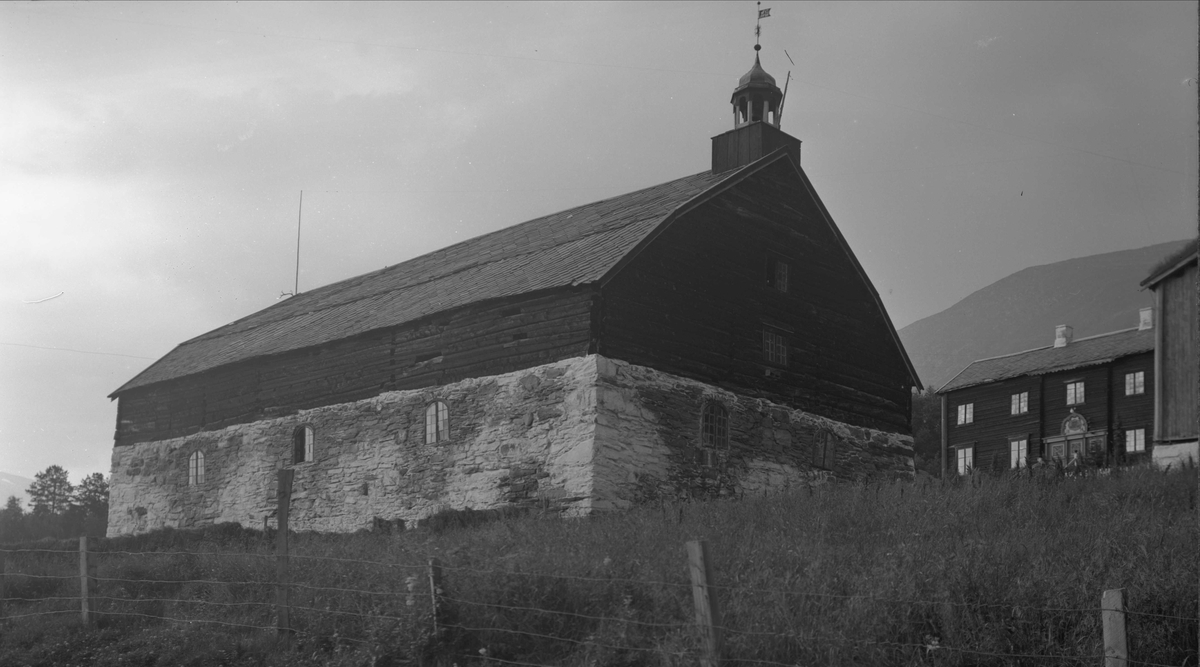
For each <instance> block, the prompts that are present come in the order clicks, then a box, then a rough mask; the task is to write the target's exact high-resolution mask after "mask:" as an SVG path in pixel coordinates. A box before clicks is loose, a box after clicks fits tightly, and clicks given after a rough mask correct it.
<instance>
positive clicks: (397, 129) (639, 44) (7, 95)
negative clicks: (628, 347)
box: [0, 2, 1197, 480]
mask: <svg viewBox="0 0 1200 667" xmlns="http://www.w3.org/2000/svg"><path fill="white" fill-rule="evenodd" d="M764 6H766V7H770V8H771V17H770V18H767V19H764V20H763V37H762V42H763V51H762V62H763V66H764V67H765V68H766V69H767V71H768V72H770V73H771V74H773V75H774V76H775V77H776V78H777V79H778V81H779V82H780V84H781V85H782V83H783V82H784V80H785V78H786V76H787V73H788V71H789V70H790V71H791V73H792V79H791V83H790V86H789V90H788V94H787V95H788V96H787V103H786V108H785V113H784V116H783V129H784V130H785V131H787V132H789V133H790V134H792V135H794V136H796V137H798V138H800V139H801V140H803V142H804V148H803V158H802V162H803V166H804V168H805V170H806V171H807V173H808V175H809V177H810V178H811V179H812V181H813V183H814V184H815V186H816V188H817V190H818V192H819V193H820V195H821V197H822V198H823V200H824V202H825V204H826V205H827V207H828V208H829V210H830V212H831V213H832V215H833V217H834V220H835V221H836V223H837V224H838V226H839V227H840V228H841V230H842V232H843V234H845V236H846V238H847V240H848V241H849V243H850V245H851V247H852V248H853V249H854V252H855V253H856V254H857V255H858V258H859V260H860V261H861V262H862V264H863V266H864V268H865V269H866V271H867V273H868V275H869V276H870V277H871V279H872V280H873V281H874V283H875V286H876V288H877V289H878V290H879V292H880V294H881V296H882V297H883V301H884V303H885V304H886V306H887V308H888V311H889V313H890V314H891V317H892V319H893V321H894V322H895V324H896V326H897V327H898V328H899V327H903V326H904V325H906V324H909V323H911V322H913V321H915V320H917V319H920V318H922V317H925V316H928V315H931V314H933V313H936V312H938V311H940V310H942V309H945V308H947V307H949V306H950V305H952V304H954V303H955V302H956V301H958V300H959V299H961V298H963V297H965V296H967V295H968V294H970V293H971V292H973V291H975V290H977V289H979V288H982V287H984V286H986V285H988V284H990V283H992V282H994V281H996V280H998V279H1000V278H1003V277H1004V276H1006V275H1009V274H1011V273H1013V272H1015V271H1018V270H1020V269H1022V268H1025V267H1027V266H1032V265H1037V264H1046V263H1049V262H1054V261H1058V260H1063V259H1068V258H1072V257H1080V256H1084V255H1090V254H1094V253H1100V252H1108V251H1115V250H1123V249H1128V248H1136V247H1141V246H1145V245H1150V244H1152V243H1159V242H1163V241H1171V240H1176V239H1182V238H1187V237H1189V236H1191V235H1193V234H1195V231H1196V210H1197V208H1196V201H1195V191H1196V184H1197V165H1196V159H1197V136H1196V126H1197V117H1196V109H1197V87H1196V82H1195V80H1194V77H1196V76H1197V73H1196V63H1197V46H1196V45H1197V19H1196V16H1197V5H1196V3H1194V2H1186V3H1151V2H1137V3H1129V4H1121V3H1082V4H1055V3H1044V2H1039V3H1029V4H1024V3H1015V2H997V3H986V2H970V3H961V4H954V3H942V2H937V3H928V4H909V3H868V4H855V3H844V2H837V3H803V4H791V3H781V2H773V3H772V2H768V3H764ZM754 17H755V6H754V4H753V3H751V2H738V3H727V4H720V3H707V2H706V3H697V4H682V3H665V4H655V3H622V4H609V3H594V4H589V3H577V2H573V3H569V4H540V3H539V4H500V3H484V4H419V3H412V2H405V3H398V2H397V3H328V4H325V3H316V2H304V3H287V2H280V3H242V4H234V3H228V4H222V3H215V2H205V3H161V4H160V3H150V2H139V3H129V4H126V3H104V2H89V3H77V4H74V3H40V2H39V3H19V2H6V3H0V90H2V91H3V94H0V470H3V471H6V472H10V473H15V474H18V475H23V476H26V477H32V476H33V475H34V473H36V472H38V471H39V470H42V469H44V468H45V467H46V466H48V465H51V464H60V465H62V466H64V467H66V468H67V469H68V470H69V471H70V472H71V473H72V477H73V478H74V479H76V480H77V479H78V478H79V477H81V476H82V475H84V474H85V473H89V472H95V471H102V472H105V473H107V472H108V466H109V458H110V452H111V448H112V433H113V428H114V425H115V419H116V404H115V403H112V402H110V401H109V400H108V399H107V398H106V396H107V395H108V394H109V393H110V392H111V391H113V390H114V389H116V388H117V387H118V386H120V385H121V384H122V383H124V382H125V381H126V380H128V379H129V378H131V377H133V376H134V375H135V374H136V373H137V372H139V371H140V370H142V369H143V368H144V367H145V366H147V365H148V364H149V363H151V361H153V360H154V359H157V358H158V357H160V356H162V355H164V354H166V353H167V352H168V351H169V350H170V349H171V348H172V347H174V346H175V345H176V344H178V343H180V342H182V341H184V340H186V339H188V338H191V337H194V336H197V335H199V334H201V333H204V332H206V331H209V330H211V329H214V328H216V327H219V326H221V325H223V324H226V323H228V322H230V321H232V320H234V319H236V318H239V317H242V316H244V315H247V314H249V313H252V312H254V311H257V310H259V309H261V308H264V307H266V306H269V305H271V304H272V303H275V301H276V299H277V297H279V295H280V292H282V291H290V290H291V289H292V284H293V280H294V271H295V264H294V262H295V252H296V224H297V213H298V211H297V207H298V203H299V202H298V199H299V196H300V191H301V190H303V191H304V209H303V226H302V241H301V258H300V275H299V282H300V289H301V290H305V289H311V288H313V287H316V286H319V285H323V284H326V283H329V282H332V281H335V280H339V279H342V278H347V277H351V276H354V275H357V274H360V273H364V272H366V271H371V270H375V269H378V268H381V267H383V266H385V265H389V264H395V263H398V262H401V261H404V260H406V259H409V258H411V257H414V256H417V255H420V254H423V253H426V252H428V251H431V250H434V249H437V248H440V247H442V246H445V245H448V244H450V243H453V242H456V241H460V240H463V239H466V238H469V237H472V236H476V235H479V234H482V233H485V232H488V231H492V230H495V229H499V228H501V227H505V226H508V225H511V224H515V223H518V222H522V221H524V220H527V219H530V218H532V217H536V216H538V215H541V214H546V213H550V212H553V211H556V210H561V209H563V208H567V207H570V206H574V205H578V204H583V203H586V202H589V201H594V200H597V199H602V198H605V197H609V196H612V195H617V194H620V193H623V192H627V191H630V190H633V189H638V188H642V187H646V186H650V185H653V184H656V183H660V182H663V181H667V180H671V179H675V178H678V177H681V176H685V175H688V174H692V173H696V172H700V171H705V170H707V169H708V168H709V160H710V143H709V138H710V137H711V136H713V135H716V134H719V133H721V132H723V131H725V130H727V129H730V128H731V127H732V114H731V112H730V108H729V97H730V95H731V93H732V91H733V88H734V86H735V85H736V83H737V79H738V77H739V76H740V75H741V74H743V73H744V72H745V71H746V70H748V69H749V68H750V65H751V64H752V63H753V50H752V47H753V44H754V34H753V30H754ZM785 50H786V52H787V53H786V54H785ZM789 55H790V57H791V60H792V61H795V64H794V65H793V64H791V63H790V62H789V58H788V56H789ZM45 348H54V349H45ZM122 355H127V356H122Z"/></svg>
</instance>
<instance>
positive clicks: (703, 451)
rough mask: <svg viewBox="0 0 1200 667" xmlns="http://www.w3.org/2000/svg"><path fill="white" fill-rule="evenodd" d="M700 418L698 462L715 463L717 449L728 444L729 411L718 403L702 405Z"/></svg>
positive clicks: (713, 464)
mask: <svg viewBox="0 0 1200 667" xmlns="http://www.w3.org/2000/svg"><path fill="white" fill-rule="evenodd" d="M701 414H702V416H701V419H700V463H701V465H703V466H705V467H710V468H711V467H714V466H716V465H717V456H716V453H717V450H718V449H724V448H726V447H728V446H729V411H728V410H726V409H725V406H723V405H721V404H720V403H709V404H708V405H705V406H704V411H703V412H702V413H701Z"/></svg>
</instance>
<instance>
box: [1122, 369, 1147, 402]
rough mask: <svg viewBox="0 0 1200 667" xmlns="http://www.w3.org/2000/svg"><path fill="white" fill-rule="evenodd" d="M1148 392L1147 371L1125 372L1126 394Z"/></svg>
mask: <svg viewBox="0 0 1200 667" xmlns="http://www.w3.org/2000/svg"><path fill="white" fill-rule="evenodd" d="M1144 393H1146V372H1145V371H1138V372H1136V373H1126V374H1125V395H1126V396H1135V395H1137V394H1144Z"/></svg>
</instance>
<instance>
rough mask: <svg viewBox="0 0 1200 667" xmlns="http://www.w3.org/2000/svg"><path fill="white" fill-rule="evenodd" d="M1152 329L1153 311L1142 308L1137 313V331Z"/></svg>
mask: <svg viewBox="0 0 1200 667" xmlns="http://www.w3.org/2000/svg"><path fill="white" fill-rule="evenodd" d="M1153 328H1154V309H1153V308H1143V309H1141V310H1139V311H1138V331H1145V330H1146V329H1153Z"/></svg>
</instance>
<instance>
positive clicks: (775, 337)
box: [763, 329, 788, 366]
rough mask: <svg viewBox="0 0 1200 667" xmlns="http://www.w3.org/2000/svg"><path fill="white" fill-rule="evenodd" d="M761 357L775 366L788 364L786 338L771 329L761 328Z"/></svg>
mask: <svg viewBox="0 0 1200 667" xmlns="http://www.w3.org/2000/svg"><path fill="white" fill-rule="evenodd" d="M763 358H764V359H766V361H767V363H769V364H775V365H776V366H787V365H788V345H787V338H784V336H783V334H781V333H778V332H776V331H772V330H771V329H763Z"/></svg>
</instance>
